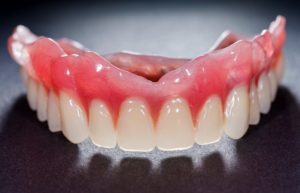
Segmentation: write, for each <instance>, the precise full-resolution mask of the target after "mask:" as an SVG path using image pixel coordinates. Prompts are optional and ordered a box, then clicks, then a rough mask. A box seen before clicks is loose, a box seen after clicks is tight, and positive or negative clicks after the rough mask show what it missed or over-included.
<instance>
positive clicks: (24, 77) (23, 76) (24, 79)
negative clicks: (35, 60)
mask: <svg viewBox="0 0 300 193" xmlns="http://www.w3.org/2000/svg"><path fill="white" fill-rule="evenodd" d="M20 75H21V79H22V82H23V84H24V85H25V86H26V85H27V81H28V73H27V72H26V69H25V68H24V67H21V69H20Z"/></svg>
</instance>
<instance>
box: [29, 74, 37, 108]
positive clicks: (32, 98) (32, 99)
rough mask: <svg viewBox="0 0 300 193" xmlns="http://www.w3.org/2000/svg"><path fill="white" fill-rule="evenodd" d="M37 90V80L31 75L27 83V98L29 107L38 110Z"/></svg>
mask: <svg viewBox="0 0 300 193" xmlns="http://www.w3.org/2000/svg"><path fill="white" fill-rule="evenodd" d="M37 91H38V84H37V82H36V81H35V80H34V79H32V78H30V77H29V78H28V83H27V100H28V103H29V107H30V108H31V109H32V110H36V108H37Z"/></svg>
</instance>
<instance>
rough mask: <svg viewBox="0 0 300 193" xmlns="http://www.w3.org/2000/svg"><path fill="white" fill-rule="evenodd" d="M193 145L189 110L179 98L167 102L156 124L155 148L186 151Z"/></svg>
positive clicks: (192, 129) (192, 130)
mask: <svg viewBox="0 0 300 193" xmlns="http://www.w3.org/2000/svg"><path fill="white" fill-rule="evenodd" d="M193 143H194V128H193V122H192V117H191V113H190V109H189V107H188V105H187V103H186V102H185V101H184V100H183V99H180V98H177V99H172V100H169V101H167V102H166V103H165V104H164V105H163V107H162V109H161V111H160V115H159V118H158V122H157V146H158V148H159V149H161V150H179V149H187V148H189V147H191V146H192V145H193Z"/></svg>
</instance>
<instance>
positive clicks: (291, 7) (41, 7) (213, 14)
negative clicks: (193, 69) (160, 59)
mask: <svg viewBox="0 0 300 193" xmlns="http://www.w3.org/2000/svg"><path fill="white" fill-rule="evenodd" d="M299 10H300V9H299V3H297V1H282V2H278V1H184V2H182V1H164V2H161V1H89V0H86V1H48V2H43V1H16V0H11V1H3V2H1V4H0V50H1V52H0V92H1V94H0V192H1V193H2V192H4V193H6V192H13V193H18V192H110V193H112V192H230V193H232V192H247V193H250V192H274V193H277V192H278V193H279V192H288V193H297V192H300V155H299V152H300V144H299V139H300V104H299V101H300V86H299V73H300V56H299V55H300V38H299V36H300V22H299V19H300V15H299V13H300V11H299ZM277 14H282V15H284V16H286V17H287V32H288V38H287V42H286V46H285V49H284V52H285V56H286V73H285V76H284V79H283V81H282V84H281V86H280V88H279V90H278V94H277V98H276V100H275V102H274V103H273V105H272V109H271V111H270V113H269V114H268V115H265V116H263V117H262V119H261V122H260V124H259V125H257V126H255V127H250V129H249V131H248V133H247V134H246V136H245V137H243V138H242V139H240V140H237V141H234V140H231V139H228V138H227V137H224V138H223V139H222V140H221V141H220V142H219V143H216V144H212V145H207V146H198V145H195V146H194V147H193V148H191V149H189V150H186V151H179V152H161V151H159V150H154V151H152V152H150V153H131V152H124V151H122V150H120V149H118V148H116V149H104V148H98V147H95V146H94V145H92V144H91V142H90V141H85V142H84V143H82V144H80V145H73V144H70V143H69V142H67V141H66V140H65V139H64V137H63V136H62V134H60V133H59V134H52V133H50V132H49V131H48V128H47V124H45V123H40V122H39V121H38V120H37V118H36V115H35V113H34V112H32V111H31V110H30V109H29V107H28V104H27V101H26V98H25V95H24V88H23V85H22V84H21V81H20V78H19V74H18V69H19V68H18V66H17V65H16V64H15V62H13V61H12V60H11V59H10V57H9V56H8V54H7V51H6V41H7V38H8V36H9V34H10V33H11V32H12V30H13V28H14V27H15V26H16V25H17V24H23V25H26V26H28V27H29V28H30V29H31V30H32V31H33V32H35V33H37V34H39V35H46V36H50V37H54V38H58V37H69V38H72V39H75V40H78V41H79V42H81V43H83V44H84V45H86V46H87V47H88V48H91V49H92V50H96V51H99V52H100V53H108V52H114V51H119V50H132V51H137V52H143V53H150V54H160V55H167V56H176V57H196V56H198V55H200V54H201V53H203V52H205V51H206V50H207V49H208V48H209V46H210V45H211V44H212V43H213V42H214V40H215V39H216V38H217V37H218V35H219V34H220V33H221V32H222V31H223V30H225V29H232V30H234V31H237V32H239V33H241V34H245V35H251V34H255V33H259V32H260V31H261V30H262V29H264V28H267V27H268V25H269V23H270V22H271V21H272V20H274V19H275V17H276V15H277Z"/></svg>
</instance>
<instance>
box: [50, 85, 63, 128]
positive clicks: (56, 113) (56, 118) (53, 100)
mask: <svg viewBox="0 0 300 193" xmlns="http://www.w3.org/2000/svg"><path fill="white" fill-rule="evenodd" d="M48 125H49V129H50V131H52V132H57V131H61V113H60V107H59V100H58V97H57V96H56V94H55V93H54V92H53V91H50V92H49V97H48Z"/></svg>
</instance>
